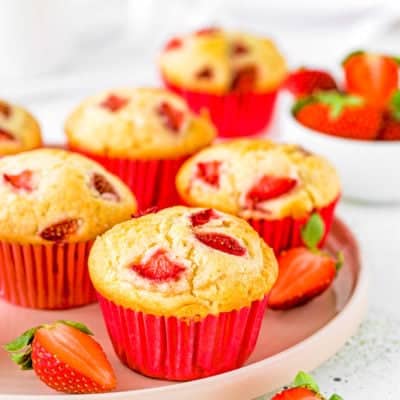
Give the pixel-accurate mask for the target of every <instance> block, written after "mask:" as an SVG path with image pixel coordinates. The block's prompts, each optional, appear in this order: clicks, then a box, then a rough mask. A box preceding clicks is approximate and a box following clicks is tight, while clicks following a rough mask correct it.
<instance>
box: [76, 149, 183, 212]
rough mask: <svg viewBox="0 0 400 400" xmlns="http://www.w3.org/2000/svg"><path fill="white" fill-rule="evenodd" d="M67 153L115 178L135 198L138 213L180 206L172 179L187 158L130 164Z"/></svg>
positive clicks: (122, 161) (95, 156)
mask: <svg viewBox="0 0 400 400" xmlns="http://www.w3.org/2000/svg"><path fill="white" fill-rule="evenodd" d="M69 149H70V150H71V151H75V152H77V153H81V154H83V155H84V156H86V157H89V158H91V159H92V160H94V161H97V162H98V163H99V164H101V165H102V166H103V167H104V168H106V169H107V170H109V171H110V172H111V173H113V174H114V175H117V176H118V177H119V178H120V179H121V180H122V181H123V182H125V183H126V185H128V186H129V188H130V189H131V190H132V192H133V193H134V194H135V196H136V199H137V201H138V207H139V209H140V210H145V209H147V208H150V207H158V208H166V207H169V206H173V205H177V204H180V198H179V195H178V193H177V191H176V188H175V176H176V174H177V172H178V170H179V168H180V166H181V165H182V164H183V162H184V161H185V160H186V158H187V157H182V158H178V159H176V160H130V159H124V158H112V157H107V156H101V155H97V154H93V153H90V152H87V151H84V150H81V149H79V148H77V147H69Z"/></svg>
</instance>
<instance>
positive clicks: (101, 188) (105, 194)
mask: <svg viewBox="0 0 400 400" xmlns="http://www.w3.org/2000/svg"><path fill="white" fill-rule="evenodd" d="M91 185H92V187H93V189H94V190H95V191H96V192H97V193H98V194H99V195H100V196H101V197H102V198H103V199H105V200H110V201H119V200H120V197H119V194H118V193H117V191H116V190H115V188H114V186H113V185H111V183H110V182H109V181H108V180H107V178H106V177H105V176H104V175H102V174H99V173H97V172H94V173H93V175H92V178H91Z"/></svg>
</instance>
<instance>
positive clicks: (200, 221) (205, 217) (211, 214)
mask: <svg viewBox="0 0 400 400" xmlns="http://www.w3.org/2000/svg"><path fill="white" fill-rule="evenodd" d="M218 218H219V215H218V214H217V213H216V212H215V211H214V210H213V209H212V208H208V209H207V210H202V211H199V212H197V213H195V214H192V215H191V216H190V220H191V221H192V225H193V227H196V226H199V225H204V224H206V223H207V222H209V221H210V220H212V219H218Z"/></svg>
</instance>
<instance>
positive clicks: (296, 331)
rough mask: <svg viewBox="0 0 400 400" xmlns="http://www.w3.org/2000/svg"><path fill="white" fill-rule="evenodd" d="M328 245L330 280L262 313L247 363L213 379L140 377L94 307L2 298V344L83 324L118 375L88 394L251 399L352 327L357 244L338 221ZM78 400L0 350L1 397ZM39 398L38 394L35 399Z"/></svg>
mask: <svg viewBox="0 0 400 400" xmlns="http://www.w3.org/2000/svg"><path fill="white" fill-rule="evenodd" d="M327 248H328V249H329V250H330V251H338V250H342V251H343V252H344V255H345V264H344V267H343V269H342V270H341V271H340V274H339V276H338V278H337V279H336V281H335V284H334V285H333V287H332V288H331V289H329V290H328V291H327V292H325V293H324V294H323V295H322V296H320V297H319V298H317V299H315V300H314V301H312V302H311V303H309V304H307V305H306V306H304V307H300V308H297V309H294V310H292V311H287V312H276V311H268V312H267V314H266V316H265V318H264V322H263V327H262V330H261V335H260V338H259V341H258V343H257V347H256V349H255V351H254V353H253V355H252V357H251V358H250V360H249V361H248V362H247V364H246V366H244V367H243V368H240V369H238V370H235V371H232V372H227V373H224V374H221V375H217V376H214V377H211V378H205V379H201V380H198V381H193V382H186V383H173V382H166V381H160V380H153V379H149V378H145V377H143V376H141V375H139V374H136V373H134V372H132V371H130V370H129V369H127V368H125V367H124V366H122V365H121V364H120V363H119V361H118V360H117V358H116V357H115V355H114V353H113V350H112V347H111V343H110V341H109V339H108V337H107V333H106V331H105V328H104V325H103V321H102V317H101V315H100V312H99V309H98V306H97V305H91V306H87V307H82V308H77V309H72V310H68V311H33V310H29V309H24V308H19V307H15V306H11V305H9V304H7V303H5V302H3V301H0V321H1V328H0V344H1V345H3V344H4V343H6V342H8V341H9V340H11V339H12V338H14V337H16V336H17V335H18V334H20V333H22V332H23V331H24V330H26V329H28V328H30V327H32V326H35V325H38V324H40V323H44V322H51V321H54V320H57V319H72V320H77V321H83V322H85V323H86V324H87V325H88V326H89V327H90V328H91V329H92V330H93V331H94V333H95V335H96V338H97V339H98V340H99V341H100V342H101V343H102V344H103V345H104V347H105V351H106V353H107V354H108V355H109V357H110V360H111V362H112V363H113V365H114V367H115V370H116V374H117V377H118V380H119V384H118V388H117V391H116V392H113V393H109V394H101V395H87V396H85V399H86V398H87V399H107V400H114V399H120V400H139V399H140V400H150V399H151V400H161V399H162V400H187V399H189V398H190V400H204V399H207V400H220V399H228V398H229V399H230V400H247V399H248V400H250V399H252V398H255V397H257V396H260V395H262V394H265V393H267V392H269V391H272V390H274V389H276V388H277V387H280V386H282V385H284V384H286V383H288V382H289V381H291V380H292V378H293V376H294V375H295V374H296V372H297V371H298V370H299V369H302V370H311V369H313V368H315V367H317V366H318V365H320V364H321V363H323V362H324V361H326V360H327V359H328V358H329V357H331V356H332V355H333V354H334V353H335V352H337V351H338V350H339V349H340V347H342V346H343V344H344V343H345V341H346V339H348V338H349V337H350V336H351V335H352V334H353V333H355V331H356V329H357V328H358V325H359V324H360V322H361V320H362V318H363V315H364V312H365V310H366V304H367V282H366V277H365V271H364V270H363V268H362V266H361V262H360V254H359V249H358V245H357V242H356V240H355V238H354V237H353V235H352V233H351V232H350V231H349V230H348V228H347V227H346V225H345V224H344V223H342V222H341V221H339V220H338V219H336V220H335V221H334V224H333V228H332V233H331V234H330V235H329V237H328V242H327ZM43 395H47V396H46V397H45V399H46V400H54V399H77V398H80V397H79V396H68V395H60V394H57V393H56V392H54V391H52V390H51V389H48V388H47V387H46V386H45V385H43V384H42V383H41V382H40V381H39V380H38V379H37V378H36V377H35V375H34V373H33V372H32V371H27V372H25V371H19V370H18V368H17V366H16V365H14V364H13V363H12V362H11V361H10V360H9V358H8V356H7V354H6V353H5V352H4V351H0V400H17V399H19V400H28V399H29V400H33V399H38V398H43V397H41V396H43ZM39 396H40V397H39Z"/></svg>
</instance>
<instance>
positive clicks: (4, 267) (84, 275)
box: [0, 241, 96, 310]
mask: <svg viewBox="0 0 400 400" xmlns="http://www.w3.org/2000/svg"><path fill="white" fill-rule="evenodd" d="M92 243H93V242H92V241H88V242H82V243H64V244H49V245H41V244H39V245H31V244H13V243H7V242H3V241H0V296H1V297H2V298H3V299H5V300H7V301H8V302H10V303H13V304H16V305H19V306H23V307H30V308H37V309H49V310H52V309H66V308H71V307H77V306H82V305H85V304H89V303H92V302H94V301H96V293H95V291H94V288H93V286H92V284H91V282H90V279H89V272H88V267H87V259H88V255H89V251H90V248H91V246H92Z"/></svg>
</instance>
